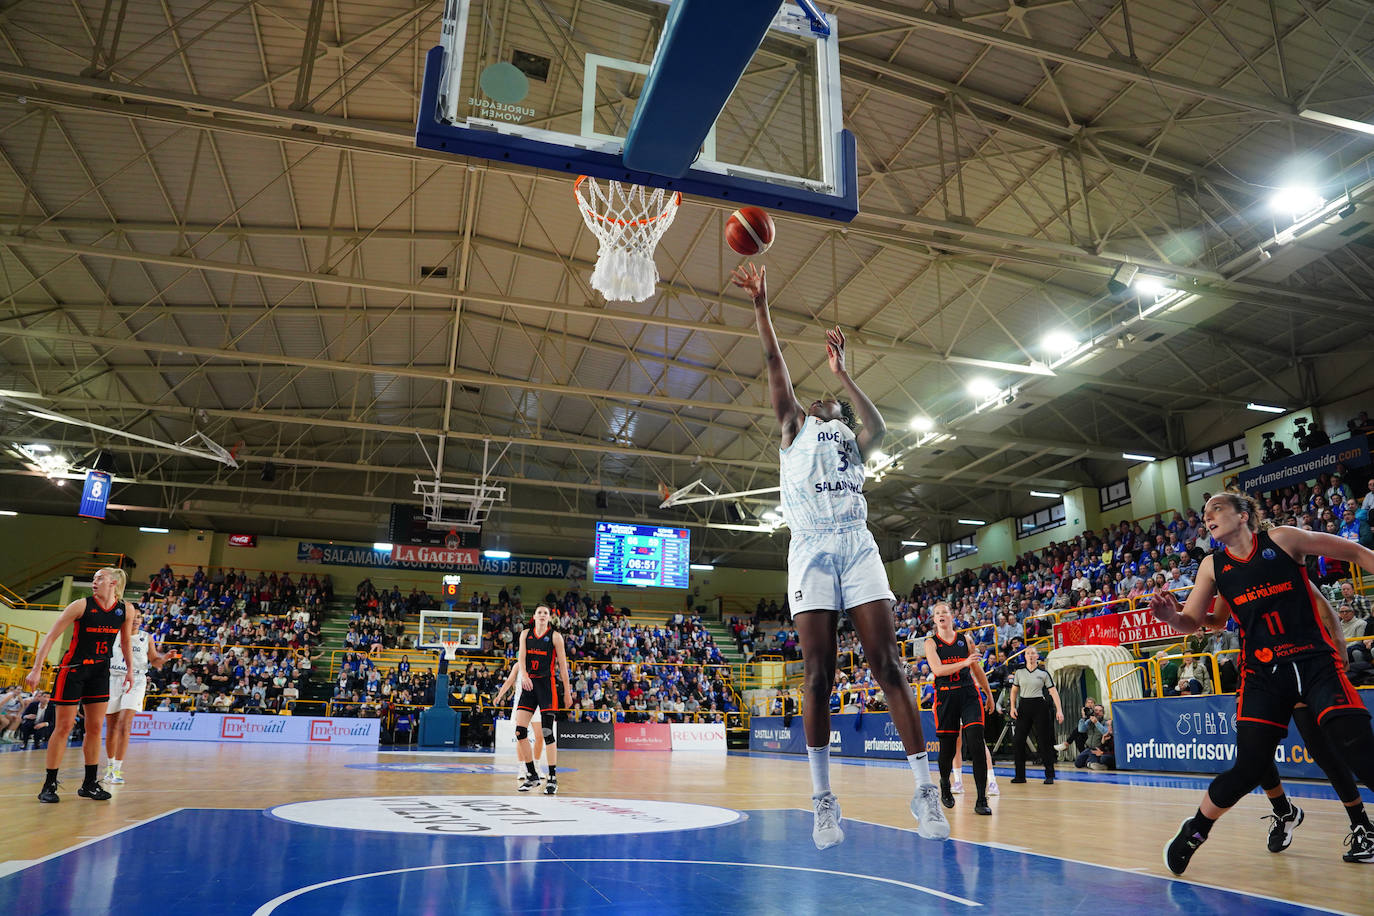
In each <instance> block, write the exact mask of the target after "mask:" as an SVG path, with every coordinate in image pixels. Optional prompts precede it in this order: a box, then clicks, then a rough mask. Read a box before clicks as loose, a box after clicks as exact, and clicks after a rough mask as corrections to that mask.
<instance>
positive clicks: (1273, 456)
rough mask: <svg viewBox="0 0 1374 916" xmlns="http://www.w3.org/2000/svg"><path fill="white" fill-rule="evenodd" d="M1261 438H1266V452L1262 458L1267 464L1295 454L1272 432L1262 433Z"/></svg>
mask: <svg viewBox="0 0 1374 916" xmlns="http://www.w3.org/2000/svg"><path fill="white" fill-rule="evenodd" d="M1260 438H1261V439H1263V440H1264V454H1263V456H1262V458H1261V460H1262V461H1263V462H1264V463H1265V464H1268V463H1269V462H1271V461H1278V460H1279V459H1280V458H1287V457H1288V456H1290V455H1292V454H1293V450H1292V449H1290V448H1289V447H1288V446H1286V445H1284V444H1283V442H1282V441H1280V440H1277V439H1275V438H1274V434H1273V433H1271V432H1270V433H1260Z"/></svg>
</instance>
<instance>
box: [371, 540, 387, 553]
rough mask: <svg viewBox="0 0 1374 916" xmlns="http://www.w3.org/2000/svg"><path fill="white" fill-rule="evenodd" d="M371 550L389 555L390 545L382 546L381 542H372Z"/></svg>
mask: <svg viewBox="0 0 1374 916" xmlns="http://www.w3.org/2000/svg"><path fill="white" fill-rule="evenodd" d="M372 549H373V550H380V551H382V552H383V553H391V545H390V544H383V543H382V542H381V541H374V542H373V543H372Z"/></svg>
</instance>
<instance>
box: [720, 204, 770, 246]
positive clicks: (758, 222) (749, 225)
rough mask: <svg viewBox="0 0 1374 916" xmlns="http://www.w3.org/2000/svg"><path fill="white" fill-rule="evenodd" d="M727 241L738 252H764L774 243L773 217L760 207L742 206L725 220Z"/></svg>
mask: <svg viewBox="0 0 1374 916" xmlns="http://www.w3.org/2000/svg"><path fill="white" fill-rule="evenodd" d="M725 242H726V244H728V245H729V246H730V247H731V248H733V249H734V250H735V253H736V254H742V255H746V256H748V255H755V254H763V253H764V252H765V251H767V250H768V246H769V245H772V244H773V217H771V216H769V215H768V211H767V210H763V209H761V208H759V207H740V208H739V209H738V210H736V211H735V212H734V213H731V214H730V218H729V219H728V220H726V221H725Z"/></svg>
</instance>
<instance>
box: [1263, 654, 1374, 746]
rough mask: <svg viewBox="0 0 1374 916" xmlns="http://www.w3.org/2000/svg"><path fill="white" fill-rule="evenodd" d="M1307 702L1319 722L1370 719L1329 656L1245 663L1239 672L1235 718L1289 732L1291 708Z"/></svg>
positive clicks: (1348, 682) (1350, 686) (1358, 697)
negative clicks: (1332, 718) (1333, 718)
mask: <svg viewBox="0 0 1374 916" xmlns="http://www.w3.org/2000/svg"><path fill="white" fill-rule="evenodd" d="M1297 703H1306V704H1307V705H1308V707H1309V708H1311V710H1312V714H1313V715H1314V716H1316V717H1317V721H1318V722H1322V721H1323V720H1325V719H1327V718H1328V717H1330V716H1337V715H1360V716H1366V717H1368V716H1369V709H1368V707H1366V706H1365V705H1364V702H1363V701H1362V700H1361V699H1360V695H1359V694H1358V693H1357V692H1356V691H1355V688H1354V686H1353V685H1352V684H1351V683H1350V678H1348V677H1346V676H1345V672H1344V671H1342V670H1341V669H1340V668H1338V667H1337V666H1336V660H1335V659H1334V658H1333V657H1331V656H1330V655H1308V656H1305V657H1303V658H1298V659H1295V660H1291V661H1282V662H1277V663H1275V664H1270V665H1261V664H1259V663H1258V662H1255V661H1250V660H1247V661H1246V664H1245V666H1244V667H1243V668H1242V669H1241V672H1240V689H1239V691H1238V692H1237V696H1236V719H1237V721H1238V722H1251V723H1255V724H1258V725H1272V726H1274V727H1275V728H1281V729H1284V730H1285V731H1286V730H1287V729H1288V720H1289V719H1291V718H1292V717H1293V706H1294V705H1295V704H1297Z"/></svg>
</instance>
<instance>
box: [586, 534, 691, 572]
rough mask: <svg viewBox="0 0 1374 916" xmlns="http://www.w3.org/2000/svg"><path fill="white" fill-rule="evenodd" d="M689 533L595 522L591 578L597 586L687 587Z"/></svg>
mask: <svg viewBox="0 0 1374 916" xmlns="http://www.w3.org/2000/svg"><path fill="white" fill-rule="evenodd" d="M690 547H691V532H689V531H688V530H687V529H686V528H660V527H657V526H654V525H633V524H629V523H624V522H597V524H596V558H595V563H596V565H595V567H594V569H593V574H592V581H593V582H595V583H597V584H599V585H640V586H644V585H657V586H661V587H663V588H687V586H688V577H689V575H690V572H689V565H690V562H691V561H690V556H691V550H690Z"/></svg>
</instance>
